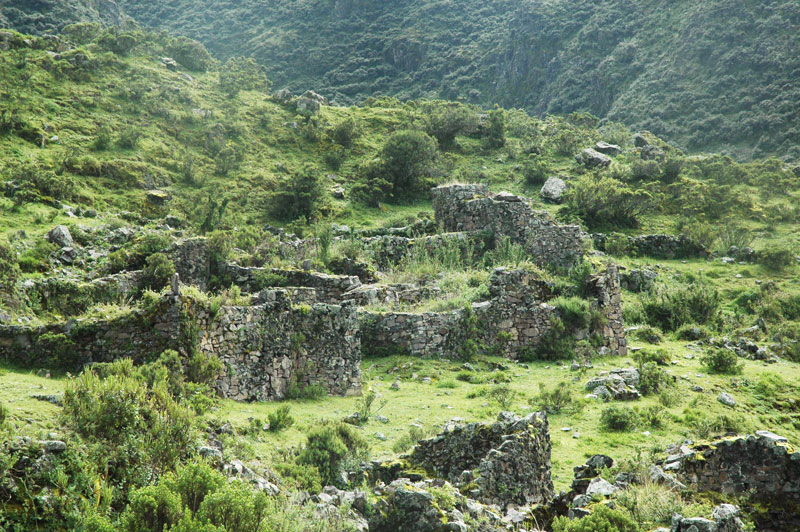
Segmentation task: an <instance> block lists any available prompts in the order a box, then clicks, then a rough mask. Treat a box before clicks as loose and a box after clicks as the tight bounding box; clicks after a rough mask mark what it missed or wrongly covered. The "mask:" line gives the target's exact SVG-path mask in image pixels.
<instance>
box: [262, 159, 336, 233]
mask: <svg viewBox="0 0 800 532" xmlns="http://www.w3.org/2000/svg"><path fill="white" fill-rule="evenodd" d="M324 195H325V189H324V186H323V184H322V179H321V178H320V176H319V172H318V171H317V170H316V169H315V168H313V167H312V166H309V165H305V166H303V168H302V169H301V170H300V171H299V172H297V173H295V174H294V175H292V176H291V177H287V178H285V179H283V180H282V181H281V182H280V183H279V184H278V186H277V188H276V189H275V192H274V193H273V195H272V199H271V207H270V212H271V213H272V215H273V216H275V217H276V218H279V219H281V220H286V221H291V220H296V219H298V218H300V217H305V218H311V217H312V216H313V215H314V214H315V213H316V212H317V210H318V209H319V208H320V206H321V205H322V201H323V198H324Z"/></svg>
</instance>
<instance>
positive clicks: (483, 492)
mask: <svg viewBox="0 0 800 532" xmlns="http://www.w3.org/2000/svg"><path fill="white" fill-rule="evenodd" d="M550 450H551V448H550V432H549V426H548V422H547V416H546V415H545V413H544V412H534V413H531V414H528V415H527V416H525V417H524V418H519V417H516V416H514V415H513V414H510V413H508V412H501V413H500V415H499V417H498V420H497V422H495V423H493V424H491V425H489V424H483V423H470V424H467V425H456V426H454V427H452V428H451V430H449V431H446V432H445V433H443V434H441V435H439V436H437V437H435V438H432V439H429V440H423V441H421V442H419V443H418V444H417V446H416V447H415V448H414V450H413V452H412V454H411V456H410V457H409V460H410V462H412V463H413V464H416V465H418V466H420V467H423V468H424V469H426V470H428V471H429V472H431V473H432V474H433V475H435V476H439V477H444V478H446V479H448V480H450V481H451V482H453V483H454V484H456V485H460V486H462V487H464V486H465V487H466V489H467V490H468V491H469V493H468V495H469V496H470V497H471V498H474V499H476V500H479V501H482V502H485V503H488V504H499V505H506V504H510V503H515V504H537V503H543V502H546V501H548V500H550V499H551V498H552V497H553V482H552V479H551V476H550V469H551V466H550ZM468 485H469V486H468Z"/></svg>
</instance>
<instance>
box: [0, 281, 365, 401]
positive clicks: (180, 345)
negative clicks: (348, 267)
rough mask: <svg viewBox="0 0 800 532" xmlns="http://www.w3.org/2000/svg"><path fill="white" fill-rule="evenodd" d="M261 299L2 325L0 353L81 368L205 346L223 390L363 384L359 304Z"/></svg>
mask: <svg viewBox="0 0 800 532" xmlns="http://www.w3.org/2000/svg"><path fill="white" fill-rule="evenodd" d="M259 297H260V298H261V300H262V302H261V303H260V304H256V305H252V306H244V307H236V306H233V307H222V308H221V309H219V311H218V312H217V314H216V315H212V313H211V310H210V308H209V305H208V304H206V303H201V302H198V301H197V300H195V299H193V298H189V297H182V296H174V295H168V296H165V297H163V298H162V299H161V300H160V301H159V302H158V303H157V304H156V305H154V306H153V307H152V308H149V309H147V310H139V311H135V312H131V313H129V314H126V315H125V316H122V317H119V318H116V319H113V320H106V321H93V322H92V323H80V322H77V323H76V322H72V321H70V322H67V323H65V324H59V325H49V326H45V327H22V326H0V359H6V360H9V361H12V362H15V363H18V364H21V365H24V366H26V367H55V366H60V367H66V368H68V369H71V370H78V369H80V368H81V367H83V366H84V365H86V364H91V363H94V362H111V361H113V360H116V359H119V358H132V359H133V360H134V361H135V362H137V363H143V362H147V361H150V360H153V359H155V358H156V357H157V356H158V355H159V354H160V353H161V352H162V351H164V350H166V349H175V350H176V351H178V352H180V353H181V354H182V355H184V356H186V355H188V354H189V349H188V347H189V346H190V345H191V343H192V342H191V341H187V338H190V337H191V336H190V335H191V334H192V333H196V334H197V339H196V340H197V342H198V343H197V346H198V348H199V349H200V350H201V351H202V352H204V353H207V354H214V355H217V356H219V357H220V359H221V360H222V361H223V363H224V364H225V370H224V371H223V373H222V374H221V375H220V376H219V379H218V382H217V388H218V390H219V391H220V393H221V395H222V396H223V397H230V398H234V399H238V400H250V399H257V400H272V399H281V398H283V397H284V395H285V392H286V390H287V389H288V387H289V385H290V384H297V385H298V386H300V387H301V388H302V387H303V386H306V385H309V384H320V385H322V386H323V387H325V389H326V390H327V391H328V392H329V393H332V394H340V395H343V394H358V393H359V392H360V389H361V342H360V334H359V323H358V317H357V313H356V307H355V305H353V304H352V303H345V304H343V305H324V304H315V305H314V306H311V307H309V306H305V307H295V306H292V305H291V304H290V298H289V295H288V294H287V292H285V291H282V290H279V291H273V292H271V293H262V294H259Z"/></svg>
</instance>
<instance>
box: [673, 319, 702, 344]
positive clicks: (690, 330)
mask: <svg viewBox="0 0 800 532" xmlns="http://www.w3.org/2000/svg"><path fill="white" fill-rule="evenodd" d="M710 336H711V331H709V330H708V327H706V326H705V325H695V324H694V323H686V324H684V325H681V326H680V327H678V329H677V330H676V331H675V338H677V339H678V340H686V341H690V342H692V341H697V340H705V339H706V338H709V337H710Z"/></svg>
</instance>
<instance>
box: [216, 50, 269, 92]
mask: <svg viewBox="0 0 800 532" xmlns="http://www.w3.org/2000/svg"><path fill="white" fill-rule="evenodd" d="M271 85H272V83H271V82H270V81H269V79H267V74H266V71H265V69H264V67H263V66H261V65H259V64H258V63H256V61H255V60H254V59H253V58H252V57H231V58H230V59H228V60H227V61H226V62H225V66H223V67H222V68H221V69H220V73H219V87H220V89H222V91H223V92H224V93H226V94H227V95H228V96H230V97H231V98H233V97H235V96H236V95H237V94H239V91H251V90H259V91H263V92H266V91H269V88H270V86H271Z"/></svg>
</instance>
